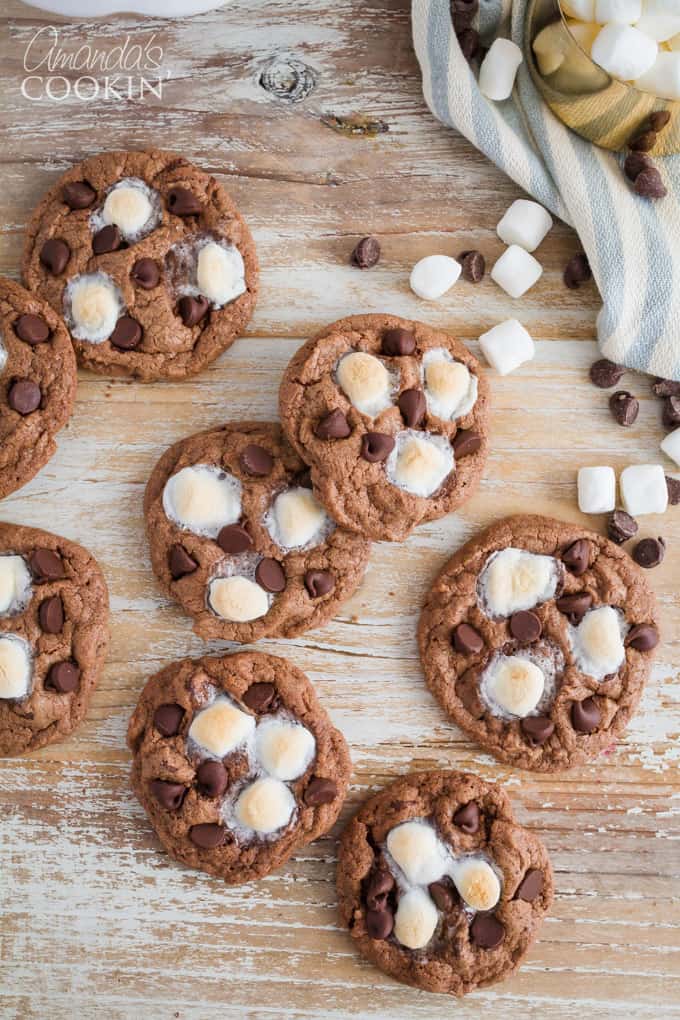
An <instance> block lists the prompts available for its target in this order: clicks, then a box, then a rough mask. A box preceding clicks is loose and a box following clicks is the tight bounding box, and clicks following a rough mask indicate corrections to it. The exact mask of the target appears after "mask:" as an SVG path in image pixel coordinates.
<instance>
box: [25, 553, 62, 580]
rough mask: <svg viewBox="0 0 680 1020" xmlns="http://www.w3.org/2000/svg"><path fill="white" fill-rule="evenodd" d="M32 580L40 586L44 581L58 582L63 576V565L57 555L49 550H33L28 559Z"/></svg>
mask: <svg viewBox="0 0 680 1020" xmlns="http://www.w3.org/2000/svg"><path fill="white" fill-rule="evenodd" d="M29 566H30V568H31V573H32V574H33V579H34V580H35V581H37V582H38V584H42V583H43V582H45V581H59V580H60V579H61V578H62V577H63V576H64V563H63V561H62V558H61V556H59V555H58V553H55V552H52V550H51V549H44V548H39V549H34V550H33V552H32V553H31V557H30V559H29Z"/></svg>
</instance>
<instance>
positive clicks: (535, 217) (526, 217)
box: [496, 198, 553, 251]
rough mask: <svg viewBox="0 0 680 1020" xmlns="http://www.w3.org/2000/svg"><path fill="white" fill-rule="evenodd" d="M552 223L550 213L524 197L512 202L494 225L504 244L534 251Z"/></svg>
mask: <svg viewBox="0 0 680 1020" xmlns="http://www.w3.org/2000/svg"><path fill="white" fill-rule="evenodd" d="M552 225H553V221H552V216H551V215H550V213H549V212H548V211H547V210H546V209H544V208H543V206H542V205H539V204H538V202H530V201H528V199H526V198H518V199H517V200H516V201H515V202H513V203H512V205H511V206H510V208H509V209H508V211H507V212H506V214H505V216H503V218H502V219H501V221H500V223H499V224H498V226H497V227H496V233H497V234H498V236H499V237H500V239H501V241H503V243H504V244H509V245H512V244H518V245H519V246H520V248H524V250H525V251H534V250H535V249H536V248H538V246H539V244H540V243H541V241H542V240H543V238H544V237H545V235H546V234H547V233H548V231H549V230H550V228H551V227H552Z"/></svg>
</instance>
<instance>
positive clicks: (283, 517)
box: [265, 486, 331, 549]
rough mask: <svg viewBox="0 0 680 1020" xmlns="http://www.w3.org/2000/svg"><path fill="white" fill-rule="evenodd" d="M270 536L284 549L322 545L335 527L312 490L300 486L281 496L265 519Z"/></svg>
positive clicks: (282, 493)
mask: <svg viewBox="0 0 680 1020" xmlns="http://www.w3.org/2000/svg"><path fill="white" fill-rule="evenodd" d="M265 524H266V526H267V530H268V531H269V534H270V535H271V537H272V538H273V539H274V541H275V542H276V544H277V545H278V546H279V547H280V548H281V549H301V548H302V547H303V546H307V545H309V544H310V543H311V542H313V543H314V544H316V545H318V544H319V543H320V542H321V541H322V540H323V539H324V537H325V536H326V534H327V533H328V528H329V526H330V524H331V522H330V518H329V517H328V514H327V513H326V511H325V510H324V508H323V507H322V506H321V504H320V503H319V501H318V500H317V498H316V496H315V495H314V493H313V492H312V491H311V490H310V489H305V488H303V487H302V486H298V488H296V489H287V490H286V491H285V492H280V493H279V495H278V496H277V497H276V499H275V500H274V502H273V504H272V507H271V510H270V511H269V512H268V513H267V515H266V516H265Z"/></svg>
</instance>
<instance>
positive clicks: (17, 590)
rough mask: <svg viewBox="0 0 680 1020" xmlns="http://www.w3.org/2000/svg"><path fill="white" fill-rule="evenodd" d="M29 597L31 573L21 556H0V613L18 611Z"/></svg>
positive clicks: (7, 614) (6, 613)
mask: <svg viewBox="0 0 680 1020" xmlns="http://www.w3.org/2000/svg"><path fill="white" fill-rule="evenodd" d="M30 597H31V574H30V571H29V569H28V567H27V566H26V561H25V560H24V558H23V556H12V555H9V556H0V614H2V615H3V616H9V615H11V614H12V613H16V612H18V611H19V610H21V609H23V608H24V607H25V606H26V605H28V602H29V599H30Z"/></svg>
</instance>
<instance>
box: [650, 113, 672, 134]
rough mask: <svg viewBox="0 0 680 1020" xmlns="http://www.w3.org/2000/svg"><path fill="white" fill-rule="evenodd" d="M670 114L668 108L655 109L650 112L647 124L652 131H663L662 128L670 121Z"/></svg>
mask: <svg viewBox="0 0 680 1020" xmlns="http://www.w3.org/2000/svg"><path fill="white" fill-rule="evenodd" d="M670 119H671V115H670V113H669V111H668V110H655V111H654V113H652V114H650V117H649V126H650V128H651V129H652V131H656V132H659V131H663V129H664V128H665V127H666V126H667V125H668V123H669V122H670Z"/></svg>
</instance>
